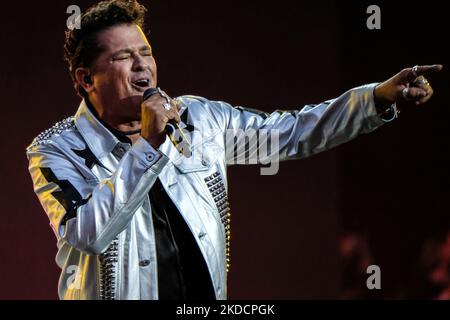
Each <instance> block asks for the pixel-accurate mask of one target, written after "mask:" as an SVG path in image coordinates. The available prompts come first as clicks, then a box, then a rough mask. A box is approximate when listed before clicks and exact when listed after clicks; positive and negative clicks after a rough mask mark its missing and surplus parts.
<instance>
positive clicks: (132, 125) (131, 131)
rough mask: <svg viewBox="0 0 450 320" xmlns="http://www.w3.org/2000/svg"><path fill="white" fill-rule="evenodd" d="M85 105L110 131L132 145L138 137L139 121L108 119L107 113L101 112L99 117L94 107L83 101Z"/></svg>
mask: <svg viewBox="0 0 450 320" xmlns="http://www.w3.org/2000/svg"><path fill="white" fill-rule="evenodd" d="M85 101H86V104H87V106H88V108H89V110H91V112H92V113H93V114H94V115H95V116H96V117H97V119H99V121H100V122H101V123H102V124H103V125H104V126H105V127H107V128H108V129H109V130H111V131H118V133H119V134H122V135H125V136H127V137H128V138H129V139H130V140H131V141H132V143H133V144H134V143H135V142H136V140H137V139H138V138H139V137H140V133H141V121H139V120H133V121H120V120H118V119H115V118H114V117H108V115H107V113H105V112H102V114H101V115H100V114H99V112H98V111H97V109H96V108H95V107H94V105H93V104H92V103H91V102H90V101H89V99H87V98H86V99H85Z"/></svg>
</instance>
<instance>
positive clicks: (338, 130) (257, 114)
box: [211, 83, 387, 164]
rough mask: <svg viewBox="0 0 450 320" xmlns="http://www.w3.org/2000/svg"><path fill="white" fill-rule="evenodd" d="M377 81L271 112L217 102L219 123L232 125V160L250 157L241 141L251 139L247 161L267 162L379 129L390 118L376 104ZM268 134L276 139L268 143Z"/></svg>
mask: <svg viewBox="0 0 450 320" xmlns="http://www.w3.org/2000/svg"><path fill="white" fill-rule="evenodd" d="M375 86H376V84H375V83H374V84H369V85H364V86H361V87H357V88H354V89H351V90H349V91H347V92H345V93H344V94H342V95H341V96H339V97H338V98H336V99H332V100H328V101H325V102H323V103H320V104H317V105H306V106H304V107H303V108H300V109H297V110H289V111H280V110H277V111H275V112H273V113H271V114H268V113H265V112H262V111H258V110H253V109H247V108H243V107H232V106H231V105H229V104H228V103H225V102H222V101H214V102H212V104H211V109H212V112H213V113H214V114H217V119H218V121H219V123H220V124H219V125H220V126H221V127H222V128H224V129H225V130H226V136H227V137H226V145H227V147H226V157H227V163H228V164H236V163H237V164H240V163H244V162H243V161H242V160H244V159H239V157H242V152H241V153H239V152H236V150H237V149H238V148H239V145H246V148H247V154H246V157H245V158H246V159H247V160H248V158H250V162H246V163H263V164H266V163H268V162H269V160H270V159H272V160H273V159H275V158H276V159H278V160H280V161H281V160H291V159H298V158H305V157H308V156H311V155H313V154H316V153H319V152H321V151H324V150H328V149H330V148H333V147H335V146H338V145H340V144H342V143H345V142H347V141H349V140H351V139H353V138H355V137H357V136H358V135H360V134H363V133H369V132H371V131H373V130H375V129H376V128H378V127H379V126H381V125H382V124H384V123H385V122H387V121H385V120H383V119H382V118H381V117H380V115H379V114H378V112H377V109H376V107H375V102H374V98H373V90H374V88H375ZM214 116H215V115H214ZM217 119H216V120H217ZM255 135H257V136H258V143H254V144H253V147H254V148H252V143H249V140H251V138H252V137H254V136H255ZM244 138H245V139H247V141H244ZM249 138H250V139H249ZM268 140H271V141H270V142H269V143H267V141H268ZM276 140H278V141H276ZM232 141H234V142H235V144H236V142H238V143H237V144H238V147H236V145H233V143H231V144H230V142H232ZM239 141H240V142H241V143H239ZM267 145H269V147H267ZM230 146H233V147H234V148H231V147H230ZM261 146H263V147H264V148H266V149H265V150H263V151H264V152H260V151H261ZM270 146H271V147H270ZM233 149H234V150H233ZM265 153H266V154H265ZM256 154H257V156H256ZM275 155H276V157H275ZM255 159H257V161H254V160H255ZM252 160H253V162H252Z"/></svg>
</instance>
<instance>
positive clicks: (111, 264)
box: [27, 84, 385, 299]
mask: <svg viewBox="0 0 450 320" xmlns="http://www.w3.org/2000/svg"><path fill="white" fill-rule="evenodd" d="M374 87H375V84H371V85H366V86H362V87H358V88H355V89H352V90H349V91H347V92H346V93H344V94H343V95H341V96H340V97H338V98H337V99H333V100H329V101H326V102H323V103H321V104H318V105H307V106H305V107H303V108H299V109H297V110H291V111H275V112H273V113H271V114H268V113H264V112H261V111H257V110H252V109H245V108H241V107H237V108H236V107H232V106H230V105H229V104H227V103H225V102H222V101H210V100H207V99H205V98H201V97H195V96H181V97H178V98H177V99H178V100H180V101H181V102H182V105H183V107H182V109H181V110H180V114H181V118H182V121H183V122H182V124H181V127H182V128H183V131H184V133H185V134H186V136H187V137H188V138H189V140H190V143H191V146H192V157H191V158H185V157H184V156H182V155H180V154H179V153H178V151H177V150H176V149H175V147H174V146H173V144H172V143H171V141H170V140H169V139H166V141H165V142H164V143H163V144H162V145H161V146H160V148H159V149H158V150H155V149H154V148H153V147H152V146H151V145H150V144H149V143H147V141H146V140H144V139H143V138H139V140H138V141H137V142H136V143H134V144H133V145H132V146H131V147H130V146H129V145H128V144H123V143H122V142H120V141H119V140H118V139H117V138H116V137H115V136H114V135H113V134H112V133H111V132H110V131H109V130H108V129H107V128H105V127H104V126H103V125H102V124H101V123H100V122H99V120H98V119H97V118H96V117H95V116H94V115H93V114H92V113H91V112H90V110H89V109H88V108H87V106H86V103H85V102H84V101H82V102H81V104H80V107H79V109H78V111H77V113H76V114H75V116H73V117H70V118H67V119H65V120H64V121H61V122H59V123H57V124H55V125H54V126H53V127H52V128H50V129H48V130H46V131H45V132H43V133H41V134H40V135H39V136H37V137H36V138H35V139H34V141H33V142H32V144H31V145H30V146H29V147H28V148H27V157H28V159H29V171H30V174H31V177H32V180H33V184H34V191H35V193H36V195H37V196H38V198H39V201H40V202H41V204H42V206H43V208H44V210H45V212H46V213H47V215H48V218H49V220H50V225H51V227H52V229H53V231H54V233H55V235H56V238H57V247H58V253H57V256H56V263H57V264H58V266H59V267H60V268H61V269H62V272H61V276H60V280H59V297H60V298H61V299H158V276H157V272H158V270H157V261H156V246H155V240H154V233H153V222H152V218H151V205H150V202H149V197H148V191H149V190H150V188H151V186H152V185H153V183H154V182H155V180H156V178H157V177H159V178H160V180H161V183H162V185H163V187H164V189H165V190H166V192H167V194H168V195H169V197H170V198H171V199H172V201H173V203H174V204H175V205H176V206H177V208H178V210H179V212H180V213H181V215H182V216H183V218H184V219H185V221H186V223H187V225H188V226H189V228H190V230H191V231H192V233H193V235H194V237H195V239H196V241H197V243H198V246H199V248H200V251H201V253H202V254H203V257H204V259H205V261H206V264H207V267H208V270H209V274H210V277H211V281H212V284H213V286H214V289H215V294H216V298H217V299H226V298H227V263H228V261H227V254H228V250H229V246H228V240H229V234H228V231H229V205H228V201H227V179H226V178H227V171H226V168H227V165H230V164H235V163H240V162H239V159H238V158H239V157H240V155H239V152H236V147H235V146H234V147H230V146H231V145H232V144H230V141H231V142H233V141H234V142H236V141H239V140H242V137H243V136H245V135H246V134H247V133H248V132H251V131H254V132H256V133H260V132H262V131H264V130H266V131H267V132H270V133H272V132H275V133H276V140H277V143H275V140H274V141H272V144H271V145H270V146H271V147H270V148H265V149H266V150H264V152H265V153H264V152H262V153H261V152H259V151H261V150H259V149H261V148H262V147H261V146H262V145H264V143H260V142H261V141H259V143H258V144H257V149H258V150H257V151H258V152H253V153H252V152H249V153H247V154H252V156H253V158H252V159H253V161H255V159H256V162H260V163H264V164H267V163H268V160H270V159H275V158H272V157H273V156H275V154H276V157H277V158H279V160H288V159H297V158H303V157H307V156H310V155H312V154H315V153H318V152H321V151H324V150H327V149H330V148H332V147H334V146H337V145H339V144H342V143H344V142H346V141H349V140H351V139H353V138H355V137H356V136H358V135H359V134H362V133H369V132H371V131H373V130H374V129H376V128H377V127H379V126H381V125H382V124H383V123H384V122H385V121H383V120H382V119H381V118H380V116H379V115H378V113H377V110H376V108H375V105H374V100H373V90H374ZM230 132H231V133H232V135H235V137H237V138H235V139H229V138H228V137H227V135H228V134H230ZM265 137H266V138H265V139H266V140H267V139H268V138H267V136H265ZM274 137H275V136H274ZM274 139H275V138H274ZM237 149H239V147H238V148H237ZM267 150H269V151H267ZM255 155H257V156H255ZM250 163H252V162H251V161H250Z"/></svg>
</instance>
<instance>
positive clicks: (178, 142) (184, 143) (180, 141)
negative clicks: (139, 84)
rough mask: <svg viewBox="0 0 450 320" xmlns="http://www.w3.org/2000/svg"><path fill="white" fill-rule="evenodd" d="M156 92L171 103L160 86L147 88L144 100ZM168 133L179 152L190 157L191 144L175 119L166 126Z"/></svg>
mask: <svg viewBox="0 0 450 320" xmlns="http://www.w3.org/2000/svg"><path fill="white" fill-rule="evenodd" d="M155 93H159V94H160V95H161V96H162V97H163V98H165V99H166V100H167V103H169V98H168V97H167V96H165V95H163V94H162V93H161V91H160V90H159V88H149V89H147V90H145V92H144V94H143V96H142V101H145V100H147V99H148V98H150V97H151V96H152V95H154V94H155ZM165 131H166V134H167V136H168V137H169V139H170V141H172V143H173V145H174V146H175V148H176V149H177V150H178V152H179V153H181V154H182V155H183V156H185V157H186V158H190V157H191V155H192V150H191V145H190V143H189V142H188V140H187V139H186V137H185V135H184V133H183V131H182V130H181V128H180V126H179V125H178V123H177V122H176V121H175V120H174V119H170V120H169V121H168V122H167V124H166V128H165Z"/></svg>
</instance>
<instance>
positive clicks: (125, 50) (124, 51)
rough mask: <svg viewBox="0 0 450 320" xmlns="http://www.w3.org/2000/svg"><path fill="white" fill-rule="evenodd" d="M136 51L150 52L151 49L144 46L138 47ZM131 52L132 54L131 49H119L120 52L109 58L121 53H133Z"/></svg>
mask: <svg viewBox="0 0 450 320" xmlns="http://www.w3.org/2000/svg"><path fill="white" fill-rule="evenodd" d="M138 50H139V51H145V50H149V51H152V48H151V47H149V46H148V45H144V46H142V47H140V48H139V49H138ZM133 52H134V50H133V49H131V48H125V49H121V50H118V51H116V52H114V53H113V54H112V55H111V56H112V57H114V56H117V55H119V54H122V53H133Z"/></svg>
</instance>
